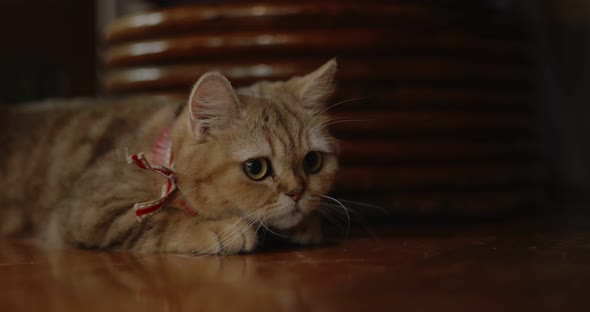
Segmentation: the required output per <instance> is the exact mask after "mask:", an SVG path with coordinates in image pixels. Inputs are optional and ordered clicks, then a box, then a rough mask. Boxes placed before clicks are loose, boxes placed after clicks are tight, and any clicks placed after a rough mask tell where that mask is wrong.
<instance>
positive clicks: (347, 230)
mask: <svg viewBox="0 0 590 312" xmlns="http://www.w3.org/2000/svg"><path fill="white" fill-rule="evenodd" d="M318 196H319V197H321V198H325V199H329V200H332V201H334V202H336V203H338V204H339V205H340V206H341V207H342V209H343V210H344V212H345V213H346V218H347V222H348V223H347V224H348V226H347V228H346V235H345V236H344V239H347V238H348V234H349V233H350V214H349V213H348V209H346V206H344V204H343V203H342V202H340V201H339V200H337V199H336V198H334V197H331V196H328V195H318Z"/></svg>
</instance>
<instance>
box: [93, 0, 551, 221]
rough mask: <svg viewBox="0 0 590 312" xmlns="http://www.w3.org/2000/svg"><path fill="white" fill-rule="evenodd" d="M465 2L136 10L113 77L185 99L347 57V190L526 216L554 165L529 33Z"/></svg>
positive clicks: (413, 209)
mask: <svg viewBox="0 0 590 312" xmlns="http://www.w3.org/2000/svg"><path fill="white" fill-rule="evenodd" d="M459 2H461V3H463V2H465V3H464V4H465V5H466V6H467V7H468V9H465V10H464V11H458V10H456V6H453V7H448V6H443V5H440V4H435V3H434V2H433V1H424V2H420V3H419V4H416V3H415V2H412V1H396V2H393V3H391V4H389V3H386V2H384V1H381V2H379V1H378V2H375V1H373V2H366V3H363V4H355V3H352V2H346V1H345V2H318V1H316V2H313V3H312V2H306V1H303V2H301V3H298V4H294V3H292V2H290V3H280V2H276V3H274V4H269V3H266V4H259V5H256V4H240V3H237V4H225V5H193V6H184V7H176V8H168V9H164V10H160V11H154V12H150V13H143V14H137V15H132V16H127V17H123V18H121V19H119V20H117V21H115V22H114V23H112V24H111V25H110V26H109V27H108V28H107V29H106V31H105V50H104V53H103V64H104V67H103V68H104V71H103V72H102V75H101V81H102V84H103V88H104V90H105V92H106V93H109V94H154V95H163V94H164V95H172V96H181V97H182V96H184V97H186V96H187V93H188V91H189V89H190V86H191V84H192V83H194V81H196V79H197V78H198V77H199V76H200V75H201V74H203V73H204V72H206V71H209V70H217V71H220V72H222V73H223V74H225V75H226V76H227V77H228V78H229V79H230V81H232V83H233V84H234V85H236V86H243V85H248V84H250V83H252V82H254V81H257V80H262V79H266V80H280V79H287V78H289V77H291V76H294V75H301V74H304V73H307V72H309V71H311V70H313V69H315V68H316V67H318V66H319V65H321V64H322V63H324V62H325V61H327V60H328V59H330V58H332V57H335V56H336V57H337V58H338V63H339V72H338V75H337V80H338V93H337V95H336V96H335V98H334V99H333V103H338V102H340V101H347V102H346V103H342V104H341V105H338V106H336V107H334V108H333V109H332V110H331V112H332V114H333V115H334V116H335V117H337V118H339V119H340V122H337V123H335V124H334V125H333V130H334V133H335V134H336V136H337V137H338V138H339V139H341V140H342V170H341V173H340V175H339V178H338V179H337V182H336V186H335V194H336V196H337V197H344V198H347V199H351V200H355V201H361V202H366V203H370V204H372V205H377V206H380V207H385V208H387V209H389V210H390V211H397V212H407V213H449V214H452V213H468V214H476V215H480V214H486V213H494V212H498V211H503V212H505V211H515V210H518V209H521V208H524V207H525V206H527V205H528V204H530V203H531V202H532V201H534V200H535V199H536V194H537V193H538V191H539V181H540V178H541V173H542V172H541V171H540V169H539V167H538V152H537V146H536V144H535V126H536V122H535V119H534V116H535V115H534V106H533V105H532V103H531V90H530V74H531V68H532V66H533V64H532V62H531V57H530V56H529V50H528V47H529V42H528V37H527V34H526V32H524V31H523V30H522V29H523V27H522V25H520V23H519V21H518V19H517V18H516V17H515V16H514V15H513V14H512V13H511V12H510V11H509V10H491V9H490V8H487V7H484V5H475V4H471V5H467V4H468V3H469V2H470V1H459ZM490 2H493V1H490ZM482 3H485V2H482ZM351 205H352V206H355V205H356V204H351ZM361 207H365V206H358V207H356V208H357V209H361V210H363V209H364V210H365V211H369V210H371V209H372V208H368V207H369V206H366V207H367V208H361Z"/></svg>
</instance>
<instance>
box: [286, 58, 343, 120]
mask: <svg viewBox="0 0 590 312" xmlns="http://www.w3.org/2000/svg"><path fill="white" fill-rule="evenodd" d="M337 67H338V66H337V64H336V59H335V58H333V59H331V60H329V61H328V62H327V63H325V64H324V65H322V66H320V68H318V69H316V70H315V71H313V72H311V73H309V74H307V75H305V76H302V77H295V78H292V79H291V80H289V81H287V86H288V88H289V89H290V90H291V92H292V93H293V94H294V95H295V97H296V98H297V100H299V102H300V103H301V105H303V106H304V107H305V108H309V109H321V108H322V107H324V106H325V104H326V103H325V102H326V100H327V99H328V98H329V97H330V96H331V95H332V94H333V93H334V90H335V85H334V75H335V74H336V70H337Z"/></svg>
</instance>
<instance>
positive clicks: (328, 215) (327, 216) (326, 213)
mask: <svg viewBox="0 0 590 312" xmlns="http://www.w3.org/2000/svg"><path fill="white" fill-rule="evenodd" d="M323 208H324V207H318V208H317V211H318V212H319V213H320V214H321V216H322V217H323V218H325V219H326V220H328V221H329V222H330V223H332V224H334V225H335V226H337V227H338V228H341V229H342V230H346V222H344V221H345V220H342V219H340V218H335V217H334V216H333V215H332V214H331V213H330V212H329V211H326V210H324V209H323Z"/></svg>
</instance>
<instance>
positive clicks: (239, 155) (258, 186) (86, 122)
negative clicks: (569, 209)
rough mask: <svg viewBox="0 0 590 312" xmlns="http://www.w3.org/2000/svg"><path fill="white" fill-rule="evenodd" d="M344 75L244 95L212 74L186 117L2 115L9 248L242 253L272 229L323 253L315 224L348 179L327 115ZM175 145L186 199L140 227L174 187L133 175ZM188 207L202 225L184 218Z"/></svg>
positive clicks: (153, 103) (149, 112)
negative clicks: (38, 240)
mask: <svg viewBox="0 0 590 312" xmlns="http://www.w3.org/2000/svg"><path fill="white" fill-rule="evenodd" d="M335 66H336V65H335V62H334V61H331V62H329V63H327V64H326V65H324V66H323V67H322V68H320V69H318V70H317V71H315V72H314V73H311V74H310V75H308V76H305V77H296V78H294V79H292V80H290V81H287V82H278V83H259V84H256V85H253V86H252V87H249V88H246V89H243V90H240V91H238V92H237V93H234V91H233V90H232V89H231V86H230V85H229V83H228V82H227V80H225V78H224V77H223V76H221V75H219V74H215V73H211V74H206V75H204V76H203V77H202V78H201V79H200V80H199V82H197V84H196V85H195V88H194V89H193V92H192V93H191V97H190V99H189V103H188V105H186V104H184V103H174V102H171V101H159V100H155V99H149V98H136V99H127V100H121V101H114V102H109V101H90V100H89V101H80V102H75V101H74V102H66V103H53V104H38V105H31V106H25V107H21V108H18V109H13V110H7V111H1V112H0V113H1V116H0V131H1V132H0V142H1V143H2V147H3V149H4V151H3V152H2V153H0V155H1V156H0V173H1V174H2V177H3V179H1V180H0V189H1V190H2V193H1V195H0V235H18V234H21V233H23V232H24V233H34V234H36V235H40V236H41V237H43V238H44V239H45V241H46V242H48V243H49V244H52V245H60V244H74V245H79V246H85V247H91V248H113V249H128V250H136V251H145V252H180V253H236V252H240V251H252V250H253V249H254V248H255V245H256V240H257V238H256V232H257V229H258V227H259V226H260V225H261V224H262V223H264V224H265V226H269V227H273V228H275V229H276V230H278V231H283V232H286V233H289V235H293V239H294V240H296V241H300V242H313V241H317V239H318V238H319V236H320V235H321V229H320V228H319V223H318V221H317V219H315V216H314V213H313V212H314V210H315V208H316V207H317V205H318V204H319V200H320V196H321V195H324V194H326V193H327V192H328V191H329V189H330V186H331V184H332V179H333V176H334V174H335V171H336V169H337V159H336V156H337V150H338V148H337V144H336V143H335V140H334V139H333V138H332V137H331V136H330V135H329V133H328V132H327V130H326V129H325V127H324V124H325V123H326V121H327V119H326V117H324V116H323V114H322V110H323V108H324V104H325V103H324V102H325V99H326V98H327V96H328V95H329V94H330V93H331V92H332V77H333V74H334V71H335ZM88 102H93V103H88ZM165 131H169V133H170V136H169V137H170V139H169V143H170V144H171V152H172V154H173V155H174V171H175V175H176V179H177V181H178V187H179V191H177V192H175V193H173V194H171V197H170V198H169V199H168V200H167V201H166V205H164V206H163V207H162V208H161V209H159V211H157V212H156V213H154V214H152V215H149V216H148V217H146V218H145V219H143V220H142V221H141V222H138V221H137V219H136V215H135V211H134V209H133V206H134V204H136V203H139V202H146V201H150V200H154V199H157V198H158V197H160V196H161V195H162V194H161V190H162V186H163V185H164V183H165V179H163V178H162V176H159V175H157V174H154V173H152V172H147V171H143V170H139V169H138V168H136V167H134V166H131V165H129V164H128V163H127V156H128V155H129V154H136V153H139V152H143V153H145V155H146V157H147V159H148V161H150V162H154V161H155V159H154V157H153V153H152V152H153V151H154V144H155V142H157V140H158V139H159V138H160V137H161V134H162V133H164V132H165ZM156 156H157V155H156ZM318 157H319V166H317V168H316V167H313V166H312V165H314V163H313V162H314V161H315V162H318V160H317V159H318ZM310 159H311V160H310ZM310 161H311V165H310ZM261 164H262V165H264V166H265V167H264V170H265V171H264V172H261V171H260V170H262V169H261ZM164 165H165V164H164ZM267 165H268V166H267ZM255 174H257V175H255ZM181 202H184V203H185V205H188V206H189V207H190V208H192V209H194V210H195V211H196V212H197V213H198V215H197V216H190V215H189V214H187V212H186V211H185V210H183V209H180V208H181V207H180V205H179V204H180V203H181Z"/></svg>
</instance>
